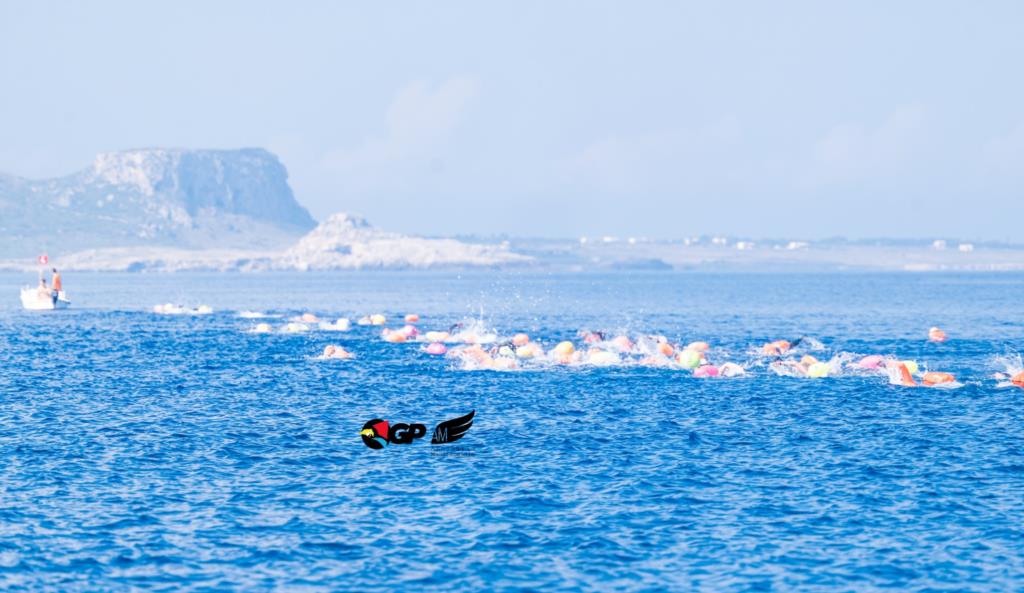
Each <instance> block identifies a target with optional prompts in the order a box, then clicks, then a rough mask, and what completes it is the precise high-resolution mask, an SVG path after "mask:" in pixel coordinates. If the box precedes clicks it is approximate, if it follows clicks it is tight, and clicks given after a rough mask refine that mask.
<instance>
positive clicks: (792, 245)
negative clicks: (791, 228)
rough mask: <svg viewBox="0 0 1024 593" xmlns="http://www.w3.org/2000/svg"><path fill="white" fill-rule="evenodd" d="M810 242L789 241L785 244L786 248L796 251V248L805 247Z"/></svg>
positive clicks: (808, 245)
mask: <svg viewBox="0 0 1024 593" xmlns="http://www.w3.org/2000/svg"><path fill="white" fill-rule="evenodd" d="M808 247H810V244H809V243H807V242H806V241H790V242H789V243H787V244H786V249H788V250H790V251H796V250H797V249H807V248H808Z"/></svg>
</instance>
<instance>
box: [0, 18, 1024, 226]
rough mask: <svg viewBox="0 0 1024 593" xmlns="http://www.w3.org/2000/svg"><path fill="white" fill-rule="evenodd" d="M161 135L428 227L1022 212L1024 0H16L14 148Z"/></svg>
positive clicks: (93, 147) (353, 206)
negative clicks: (255, 156)
mask: <svg viewBox="0 0 1024 593" xmlns="http://www.w3.org/2000/svg"><path fill="white" fill-rule="evenodd" d="M145 146H168V147H171V146H173V147H190V148H204V147H206V148H233V147H244V146H262V147H266V148H268V149H269V150H271V151H273V152H274V153H276V154H277V155H278V156H280V157H281V159H282V161H283V162H284V164H285V166H287V167H288V170H289V172H290V176H291V182H292V187H293V188H294V189H295V193H296V197H297V198H298V199H299V201H300V202H302V203H303V204H304V205H305V206H307V207H308V208H309V209H310V211H311V212H312V213H313V215H314V216H315V217H317V218H323V217H324V216H326V215H327V214H329V213H331V212H334V211H340V210H345V211H350V212H354V213H359V214H362V215H364V216H366V217H368V218H369V219H370V220H371V222H373V223H374V224H376V225H377V226H380V227H384V228H387V229H393V230H400V231H409V232H419V233H428V234H455V233H482V234H494V233H502V232H507V233H510V234H515V235H531V236H576V235H580V234H618V235H648V236H655V237H679V236H683V235H691V234H701V233H729V234H734V235H746V236H753V237H764V236H770V237H787V236H789V237H797V236H799V237H807V238H818V237H824V236H833V235H845V236H850V237H874V236H913V237H932V236H940V235H948V236H951V237H959V238H975V239H983V238H984V239H1011V240H1020V239H1022V237H1021V234H1020V233H1019V232H1016V231H1017V229H1018V228H1019V226H1020V222H1021V220H1024V2H1005V3H1001V2H977V3H973V2H948V3H944V2H934V1H929V2H917V3H915V2H866V1H849V2H838V1H837V2H806V3H787V2H754V1H751V2H746V3H726V2H701V3H692V4H686V3H683V2H665V3H656V2H625V1H622V2H615V3H598V2H593V1H590V0H588V1H582V0H580V1H577V2H551V1H543V2H537V3H526V2H522V1H516V2H506V3H497V2H478V1H477V2H464V3H455V2H415V3H414V2H408V3H399V2H358V3H357V2H352V3H347V4H342V3H340V2H323V3H316V2H283V1H282V2H277V3H256V2H237V3H232V2H222V1H218V2H180V1H174V2H170V1H168V2H163V3H158V2H123V3H110V2H74V3H70V2H69V3H51V2H38V1H28V0H25V1H22V2H18V1H14V0H0V171H5V172H9V173H13V174H18V175H23V176H27V177H45V176H53V175H61V174H65V173H69V172H71V171H74V170H78V169H81V168H84V167H85V166H88V165H89V164H90V163H91V162H92V159H93V155H94V154H95V153H96V152H100V151H107V150H118V149H125V148H135V147H145Z"/></svg>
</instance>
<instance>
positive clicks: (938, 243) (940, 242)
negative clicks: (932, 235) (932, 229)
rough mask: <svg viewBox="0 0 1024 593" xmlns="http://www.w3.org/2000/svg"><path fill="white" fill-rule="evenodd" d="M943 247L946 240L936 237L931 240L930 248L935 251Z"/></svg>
mask: <svg viewBox="0 0 1024 593" xmlns="http://www.w3.org/2000/svg"><path fill="white" fill-rule="evenodd" d="M945 248H946V242H945V241H943V240H942V239H936V240H934V241H932V249H934V250H936V251H942V250H943V249H945Z"/></svg>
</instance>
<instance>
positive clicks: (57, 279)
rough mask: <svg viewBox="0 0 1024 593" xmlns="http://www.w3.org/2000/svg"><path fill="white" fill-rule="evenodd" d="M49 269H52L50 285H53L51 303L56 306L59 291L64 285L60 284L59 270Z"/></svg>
mask: <svg viewBox="0 0 1024 593" xmlns="http://www.w3.org/2000/svg"><path fill="white" fill-rule="evenodd" d="M50 269H51V270H53V280H51V282H50V285H51V286H52V287H53V304H54V306H56V305H57V298H58V297H60V291H62V290H64V285H63V284H61V281H60V272H58V271H57V268H50ZM44 286H45V282H44Z"/></svg>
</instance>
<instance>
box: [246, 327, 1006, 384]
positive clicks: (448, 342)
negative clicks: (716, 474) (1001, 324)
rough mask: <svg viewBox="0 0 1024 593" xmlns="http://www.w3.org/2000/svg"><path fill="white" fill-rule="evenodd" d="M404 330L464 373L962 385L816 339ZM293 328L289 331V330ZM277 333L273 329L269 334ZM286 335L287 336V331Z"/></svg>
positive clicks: (344, 353)
mask: <svg viewBox="0 0 1024 593" xmlns="http://www.w3.org/2000/svg"><path fill="white" fill-rule="evenodd" d="M402 319H403V320H404V322H405V325H403V326H402V327H400V328H396V329H391V328H383V329H382V331H381V333H380V337H381V339H382V340H383V341H385V342H388V343H392V344H402V343H419V344H421V350H422V351H423V352H425V353H426V354H430V355H435V356H447V357H448V358H450V359H452V360H454V361H456V362H457V363H458V364H459V366H460V368H462V369H464V370H499V371H500V370H515V369H521V368H529V367H535V366H540V365H545V364H547V365H563V366H598V367H601V366H616V365H627V364H628V365H633V366H642V367H661V368H669V369H676V370H683V371H689V372H690V373H691V374H692V375H693V376H694V377H697V378H734V377H742V376H744V375H746V374H747V373H748V370H749V369H750V367H752V366H766V367H767V368H768V369H769V370H771V371H772V372H774V373H775V374H777V375H780V376H788V377H800V378H808V379H822V378H826V377H831V376H837V375H840V374H846V373H851V374H877V375H880V376H885V377H887V378H888V379H889V382H890V383H891V384H893V385H899V386H904V387H917V386H923V387H958V386H960V385H961V384H960V383H959V382H957V380H956V377H955V376H954V375H953V374H951V373H948V372H942V371H933V370H927V369H921V368H920V367H919V365H918V363H917V362H916V361H914V360H904V359H899V358H898V357H895V356H882V355H878V354H872V355H867V356H861V357H855V356H853V355H841V356H835V357H833V358H832V359H830V360H818V359H817V358H816V357H815V356H813V355H812V354H810V353H809V352H808V351H815V350H821V349H823V348H824V347H823V346H821V344H820V343H818V342H817V341H815V340H813V339H810V338H799V339H795V340H791V341H790V340H774V341H771V342H768V343H766V344H763V345H762V346H760V347H759V348H758V349H757V350H756V351H751V352H749V353H748V354H749V355H750V356H751V358H752V359H753V360H751V361H748V362H747V363H746V364H745V365H744V364H740V363H737V362H734V361H728V360H716V359H717V358H718V357H719V356H721V354H722V353H721V352H718V353H716V351H715V350H714V349H712V347H711V345H710V344H708V343H707V342H703V341H695V342H690V343H687V344H685V345H683V344H675V343H673V342H672V341H670V340H669V339H668V338H666V337H665V336H662V335H642V336H638V337H635V338H632V337H630V336H628V335H625V334H614V335H613V334H608V333H605V332H602V331H589V330H588V331H580V332H578V333H577V336H576V338H577V339H576V340H575V341H572V340H564V341H560V342H558V343H556V344H555V345H554V346H552V347H550V348H545V347H544V346H543V345H542V344H541V343H540V342H537V341H535V340H533V339H531V338H530V336H529V335H528V334H526V333H516V334H514V335H512V336H511V337H507V338H501V337H499V336H498V335H497V334H496V332H494V331H492V330H489V329H487V328H485V327H483V325H482V324H480V323H468V324H467V323H456V324H454V325H452V326H450V327H449V328H448V329H447V330H432V331H421V329H420V328H419V326H418V323H419V321H420V318H419V316H418V315H416V314H409V315H406V316H404V318H402ZM290 323H292V324H295V323H298V324H303V325H306V326H309V325H312V324H315V323H319V326H320V328H321V329H342V328H343V329H346V330H347V329H349V327H350V323H349V320H348V319H344V318H343V319H339V320H337V321H335V322H331V323H325V322H322V321H320V320H319V318H318V317H316V316H315V315H313V314H312V313H306V314H303V315H302V316H300V317H297V318H293V320H292V321H291V322H290ZM386 323H387V318H386V317H385V316H384V315H381V314H375V315H370V316H366V317H362V318H360V319H359V320H358V321H357V324H358V325H372V326H384V325H386ZM285 327H286V328H287V327H288V326H285ZM265 329H266V330H267V331H270V328H269V325H268V326H267V327H266V328H265ZM284 331H288V330H287V329H285V330H284ZM928 339H929V341H931V342H935V343H940V342H944V341H945V340H946V334H945V332H944V331H943V330H941V329H939V328H937V327H933V328H931V329H930V330H929V331H928ZM354 356H355V355H354V354H353V353H352V352H350V351H348V350H346V349H345V348H343V347H342V346H340V345H337V344H330V345H328V346H326V347H325V348H324V350H323V352H322V354H321V355H320V356H319V358H323V359H351V358H354ZM995 378H996V379H998V380H1000V381H1003V382H1005V384H1008V385H1015V386H1018V387H1022V388H1024V369H1016V370H1013V371H1012V372H1007V373H996V375H995Z"/></svg>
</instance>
